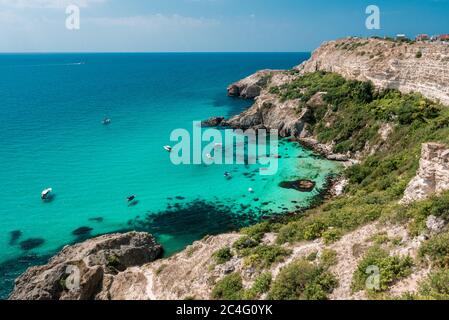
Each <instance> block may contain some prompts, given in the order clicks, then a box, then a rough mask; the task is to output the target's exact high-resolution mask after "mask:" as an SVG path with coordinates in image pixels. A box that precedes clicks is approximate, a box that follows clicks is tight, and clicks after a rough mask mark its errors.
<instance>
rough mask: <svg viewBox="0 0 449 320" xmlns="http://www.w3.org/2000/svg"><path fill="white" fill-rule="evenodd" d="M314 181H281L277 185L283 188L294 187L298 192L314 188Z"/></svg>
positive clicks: (309, 190)
mask: <svg viewBox="0 0 449 320" xmlns="http://www.w3.org/2000/svg"><path fill="white" fill-rule="evenodd" d="M315 185H316V183H315V182H314V181H311V180H296V181H283V182H281V183H279V186H280V187H281V188H284V189H294V190H297V191H300V192H311V191H312V190H313V189H315Z"/></svg>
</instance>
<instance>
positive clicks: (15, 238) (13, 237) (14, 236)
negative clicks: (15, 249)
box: [9, 230, 22, 246]
mask: <svg viewBox="0 0 449 320" xmlns="http://www.w3.org/2000/svg"><path fill="white" fill-rule="evenodd" d="M9 234H10V239H9V245H10V246H14V245H16V243H17V241H18V240H19V239H20V237H21V236H22V231H20V230H14V231H11V232H10V233H9Z"/></svg>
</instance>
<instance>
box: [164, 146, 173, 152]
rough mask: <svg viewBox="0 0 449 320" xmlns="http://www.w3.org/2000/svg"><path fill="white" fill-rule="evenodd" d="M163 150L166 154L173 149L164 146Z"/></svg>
mask: <svg viewBox="0 0 449 320" xmlns="http://www.w3.org/2000/svg"><path fill="white" fill-rule="evenodd" d="M164 149H165V151H167V152H171V151H172V150H173V148H172V147H170V146H164Z"/></svg>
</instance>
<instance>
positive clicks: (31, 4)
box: [0, 0, 107, 8]
mask: <svg viewBox="0 0 449 320" xmlns="http://www.w3.org/2000/svg"><path fill="white" fill-rule="evenodd" d="M106 1H107V0H0V5H2V6H7V7H13V8H65V7H67V6H68V5H70V4H75V5H77V6H79V7H83V8H84V7H88V6H90V5H92V4H97V3H104V2H106Z"/></svg>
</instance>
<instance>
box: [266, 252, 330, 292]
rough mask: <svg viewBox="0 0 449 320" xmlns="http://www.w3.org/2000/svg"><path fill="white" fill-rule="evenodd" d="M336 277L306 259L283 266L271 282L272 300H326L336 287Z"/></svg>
mask: <svg viewBox="0 0 449 320" xmlns="http://www.w3.org/2000/svg"><path fill="white" fill-rule="evenodd" d="M337 285H338V282H337V280H336V278H335V277H334V276H333V275H332V274H331V273H329V272H328V271H326V270H325V269H324V268H322V267H319V266H315V265H313V264H312V263H310V262H308V261H306V260H298V261H296V262H293V263H291V264H289V265H287V266H286V267H284V268H283V269H282V270H281V272H280V273H279V275H278V276H277V278H276V280H275V281H274V282H273V284H272V288H271V290H270V292H269V298H270V299H273V300H326V299H327V298H328V295H329V294H330V293H331V292H332V291H333V289H334V288H336V287H337Z"/></svg>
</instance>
